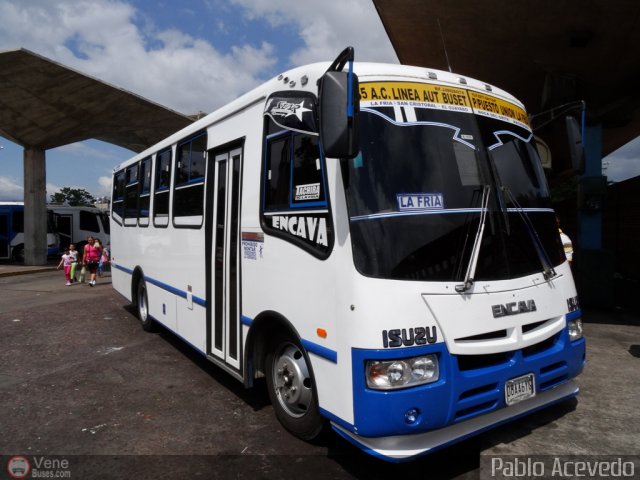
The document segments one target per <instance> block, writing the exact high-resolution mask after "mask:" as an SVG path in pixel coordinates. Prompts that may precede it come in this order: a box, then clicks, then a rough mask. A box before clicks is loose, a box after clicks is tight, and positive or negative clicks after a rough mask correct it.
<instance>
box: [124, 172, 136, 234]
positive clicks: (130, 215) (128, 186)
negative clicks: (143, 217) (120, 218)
mask: <svg viewBox="0 0 640 480" xmlns="http://www.w3.org/2000/svg"><path fill="white" fill-rule="evenodd" d="M124 224H125V226H134V225H137V224H138V164H137V163H136V164H135V165H131V166H130V167H127V169H126V174H125V187H124Z"/></svg>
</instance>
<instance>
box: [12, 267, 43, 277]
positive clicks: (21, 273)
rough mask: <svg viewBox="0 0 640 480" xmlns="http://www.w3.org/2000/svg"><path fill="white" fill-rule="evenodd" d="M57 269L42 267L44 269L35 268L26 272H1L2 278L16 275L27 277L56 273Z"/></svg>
mask: <svg viewBox="0 0 640 480" xmlns="http://www.w3.org/2000/svg"><path fill="white" fill-rule="evenodd" d="M55 270H56V267H42V268H33V269H29V270H27V269H25V270H11V271H8V272H0V277H13V276H16V275H27V274H29V273H42V272H52V271H55Z"/></svg>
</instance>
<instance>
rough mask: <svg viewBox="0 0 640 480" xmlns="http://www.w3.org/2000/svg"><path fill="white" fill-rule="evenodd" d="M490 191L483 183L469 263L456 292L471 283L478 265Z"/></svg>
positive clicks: (469, 285)
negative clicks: (478, 215)
mask: <svg viewBox="0 0 640 480" xmlns="http://www.w3.org/2000/svg"><path fill="white" fill-rule="evenodd" d="M490 193H491V186H490V185H485V186H484V189H483V190H482V205H481V206H480V208H481V210H480V223H479V224H478V230H477V231H476V238H475V239H474V241H473V248H472V249H471V256H470V257H469V264H468V265H467V273H466V274H465V276H464V283H463V284H461V285H456V292H458V293H464V292H466V291H467V290H469V289H470V288H471V286H472V285H473V279H474V277H475V274H476V266H477V265H478V258H479V257H480V244H481V243H482V236H483V235H484V226H485V224H486V223H487V210H488V206H489V194H490Z"/></svg>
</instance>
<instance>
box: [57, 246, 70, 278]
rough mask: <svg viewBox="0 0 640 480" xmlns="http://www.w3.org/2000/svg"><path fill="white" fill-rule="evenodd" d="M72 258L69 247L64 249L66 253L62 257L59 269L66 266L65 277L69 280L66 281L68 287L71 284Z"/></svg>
mask: <svg viewBox="0 0 640 480" xmlns="http://www.w3.org/2000/svg"><path fill="white" fill-rule="evenodd" d="M72 258H73V257H71V255H69V248H68V247H67V248H65V249H64V254H63V255H62V259H61V260H60V263H59V264H58V270H60V267H64V279H65V280H66V281H67V283H66V285H67V287H68V286H69V285H71V259H72Z"/></svg>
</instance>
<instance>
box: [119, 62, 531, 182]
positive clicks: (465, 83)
mask: <svg viewBox="0 0 640 480" xmlns="http://www.w3.org/2000/svg"><path fill="white" fill-rule="evenodd" d="M330 64H331V63H330V62H320V63H312V64H309V65H304V66H301V67H296V68H293V69H291V70H288V71H286V72H283V73H281V74H279V75H278V76H276V77H274V78H272V79H271V80H268V81H266V82H265V83H263V84H262V85H260V86H258V87H256V88H254V89H253V90H251V91H249V92H247V93H245V94H244V95H242V96H240V97H238V98H237V99H235V100H233V101H231V102H230V103H228V104H226V105H224V106H222V107H220V108H219V109H217V110H215V111H213V112H211V113H209V114H208V115H206V116H204V117H203V118H201V119H199V120H198V121H196V122H194V123H192V124H191V125H189V126H187V127H185V128H183V129H182V130H179V131H177V132H175V133H174V134H173V135H171V136H169V137H167V138H165V139H164V140H162V141H161V142H159V143H157V144H156V145H153V146H151V147H149V148H148V149H146V150H144V151H143V152H140V153H138V154H136V155H135V156H133V157H132V158H130V159H128V160H126V161H124V162H122V163H121V164H119V165H117V166H116V167H114V169H113V171H114V172H115V171H117V170H120V169H122V168H123V167H125V166H127V165H128V164H130V163H134V162H135V161H138V160H141V159H143V158H145V157H148V156H150V155H152V154H154V153H156V152H158V151H160V150H164V149H165V148H167V147H169V146H171V145H173V144H174V143H177V142H178V141H180V140H182V139H184V138H186V137H188V136H190V135H192V134H194V133H196V132H198V131H200V130H202V129H204V128H207V127H210V126H211V125H213V124H215V123H218V122H220V121H222V120H224V119H226V118H228V117H230V116H232V115H234V114H236V113H238V112H240V111H242V110H244V109H246V108H249V107H250V106H252V105H254V104H255V103H257V102H260V101H263V100H264V99H266V97H267V96H269V95H270V94H271V93H273V92H276V91H279V90H280V91H282V90H294V89H295V90H304V91H309V92H313V93H316V92H317V81H318V80H319V78H320V77H321V76H322V75H323V74H324V73H325V72H326V71H327V69H328V68H329V65H330ZM353 65H354V72H355V73H356V74H357V75H358V77H359V80H360V82H361V83H363V82H373V81H380V80H386V81H389V80H391V81H393V80H398V81H416V82H423V83H431V84H436V85H445V86H452V87H453V86H455V87H457V88H465V89H470V90H475V91H478V92H482V93H485V94H487V95H491V96H494V97H497V98H501V99H503V100H506V101H509V102H511V103H514V104H516V105H518V106H520V107H522V108H523V109H524V105H523V104H522V102H520V101H519V100H518V99H517V98H515V97H514V96H513V95H511V94H510V93H508V92H506V91H504V90H502V89H500V88H498V87H495V86H493V85H490V84H488V83H485V82H481V81H480V80H476V79H474V78H470V77H466V76H462V75H457V74H455V73H451V72H446V71H443V70H436V69H429V68H424V67H414V66H408V65H400V64H388V63H369V62H354V64H353Z"/></svg>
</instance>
